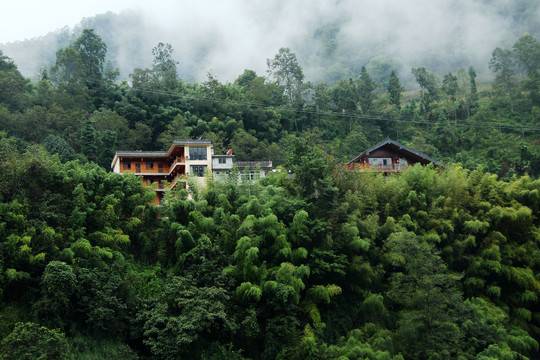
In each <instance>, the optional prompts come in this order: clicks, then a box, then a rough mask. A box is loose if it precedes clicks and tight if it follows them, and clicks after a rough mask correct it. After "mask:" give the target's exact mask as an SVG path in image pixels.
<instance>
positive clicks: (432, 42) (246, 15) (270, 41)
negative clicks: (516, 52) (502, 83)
mask: <svg viewBox="0 0 540 360" xmlns="http://www.w3.org/2000/svg"><path fill="white" fill-rule="evenodd" d="M156 12H157V11H156ZM539 19H540V3H539V2H538V1H535V0H518V1H512V2H508V1H504V0H494V1H488V0H475V1H451V0H441V1H437V2H433V3H429V4H425V3H423V2H421V1H417V0H415V1H411V2H407V3H406V4H392V3H390V2H388V1H384V2H377V3H358V2H355V1H336V2H327V1H316V2H310V3H309V5H308V4H307V3H306V2H305V1H296V2H286V1H277V2H273V3H272V4H266V5H261V4H258V5H257V4H255V5H253V4H246V3H243V2H239V3H237V4H235V5H234V6H233V5H231V4H229V6H222V7H215V8H213V9H202V8H198V7H197V6H192V7H190V8H189V9H187V8H186V7H185V6H184V7H182V6H178V8H175V9H171V10H170V11H163V12H162V13H159V12H158V15H157V16H156V15H149V14H146V13H143V12H142V11H135V10H129V11H124V12H121V13H118V14H115V13H111V12H109V13H105V14H101V15H97V16H94V17H89V18H84V19H82V20H81V22H80V24H79V25H77V26H75V27H73V28H69V27H64V28H62V29H61V30H59V31H56V32H52V33H49V34H46V35H44V36H42V37H39V38H34V39H30V40H25V41H21V42H15V43H7V44H0V49H1V50H2V51H3V52H4V54H5V55H7V56H9V57H10V58H12V59H13V60H14V61H15V63H16V64H17V66H18V68H19V70H20V71H21V73H22V74H23V75H24V76H26V77H30V78H31V79H34V80H35V79H37V78H38V77H39V74H40V73H41V70H42V69H43V67H50V66H51V65H52V64H53V63H54V61H55V53H56V51H57V50H58V49H60V48H63V47H65V46H67V45H69V43H70V42H72V41H73V40H74V39H76V38H77V37H78V36H79V35H80V34H81V32H82V30H83V29H84V28H94V29H95V31H96V33H97V34H98V35H100V36H101V37H102V39H103V40H104V41H105V43H106V44H107V45H108V54H107V56H108V59H109V61H110V65H111V66H113V67H117V68H119V70H120V78H121V79H129V74H131V73H132V72H133V69H135V68H145V67H150V66H151V63H152V54H151V49H152V48H153V47H154V46H156V45H157V44H158V43H159V42H164V43H170V44H171V45H172V46H173V48H174V56H175V58H176V60H177V61H178V62H179V70H180V76H181V77H182V78H183V79H184V80H187V81H201V80H203V79H206V77H207V73H208V72H212V73H213V74H215V76H217V77H218V78H219V79H222V80H225V81H233V80H234V79H236V77H238V76H239V75H240V74H241V73H242V72H243V70H244V69H253V70H255V71H256V72H257V73H259V74H261V75H264V73H265V70H266V63H265V59H268V58H271V57H272V56H273V55H274V54H275V53H276V52H277V51H278V50H279V48H280V47H289V48H291V49H292V50H293V51H294V52H295V53H296V54H297V56H298V59H299V62H300V64H301V65H302V67H303V68H304V72H305V74H306V78H307V79H308V80H310V81H313V82H321V81H325V82H327V83H329V84H333V83H335V82H336V81H337V80H339V79H341V78H347V77H356V76H358V74H359V72H360V69H361V67H362V66H366V67H367V69H368V70H369V72H370V74H371V75H372V76H373V78H374V79H375V80H382V79H387V78H388V75H389V73H390V71H391V70H397V71H398V73H399V74H400V77H401V78H402V80H403V81H404V82H405V83H407V82H408V80H412V74H411V73H410V69H411V68H412V67H417V66H426V67H427V68H428V69H429V70H430V71H433V72H435V73H437V74H444V73H446V72H450V71H457V69H459V68H468V67H469V66H471V65H472V66H474V67H475V68H476V69H477V70H478V72H479V76H480V78H482V77H486V76H489V74H490V72H489V70H488V68H487V64H488V62H489V59H490V57H491V52H492V51H493V49H495V48H496V47H503V48H504V47H508V46H510V45H511V44H513V43H514V42H515V41H516V40H517V39H518V38H519V36H521V35H523V34H525V33H529V34H531V35H533V36H535V37H536V38H538V37H540V20H539ZM408 78H409V79H408Z"/></svg>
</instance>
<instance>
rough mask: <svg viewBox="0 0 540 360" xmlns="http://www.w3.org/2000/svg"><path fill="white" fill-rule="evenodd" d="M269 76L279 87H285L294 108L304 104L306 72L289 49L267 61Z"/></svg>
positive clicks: (280, 50) (281, 50) (284, 49)
mask: <svg viewBox="0 0 540 360" xmlns="http://www.w3.org/2000/svg"><path fill="white" fill-rule="evenodd" d="M266 64H267V65H268V70H267V71H268V74H269V75H270V76H271V77H272V78H274V80H275V81H276V82H277V84H278V85H280V86H283V89H284V92H285V95H286V96H287V98H288V99H289V104H290V105H292V106H301V105H302V104H303V102H304V101H303V94H304V90H305V84H304V72H303V71H302V68H301V67H300V65H299V64H298V60H297V59H296V55H295V54H294V53H293V52H292V51H291V49H289V48H281V49H279V52H278V53H277V54H276V56H274V58H273V59H267V60H266Z"/></svg>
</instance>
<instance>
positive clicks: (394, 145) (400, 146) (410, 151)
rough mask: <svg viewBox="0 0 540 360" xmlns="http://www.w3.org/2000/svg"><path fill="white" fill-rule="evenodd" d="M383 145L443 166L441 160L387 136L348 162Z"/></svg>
mask: <svg viewBox="0 0 540 360" xmlns="http://www.w3.org/2000/svg"><path fill="white" fill-rule="evenodd" d="M383 147H386V148H388V149H390V150H394V151H400V152H405V153H407V154H408V155H409V156H411V157H413V158H416V159H418V161H420V160H424V161H428V162H432V163H433V164H435V165H438V166H442V164H441V163H440V162H438V161H437V160H435V159H433V158H431V157H429V156H427V155H425V154H422V153H421V152H419V151H416V150H413V149H411V148H410V147H407V146H405V145H403V144H401V143H398V142H397V141H394V140H392V139H390V138H387V139H386V140H384V141H381V142H380V143H378V144H377V145H375V146H373V147H371V148H369V149H367V150H366V151H364V152H363V153H361V154H360V155H358V156H357V157H355V158H354V159H352V160H351V161H349V162H348V163H347V164H350V163H353V162H355V161H356V160H358V159H359V158H361V157H363V156H367V155H369V154H370V153H372V152H373V151H375V150H378V149H380V148H383Z"/></svg>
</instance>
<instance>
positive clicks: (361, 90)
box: [357, 66, 377, 114]
mask: <svg viewBox="0 0 540 360" xmlns="http://www.w3.org/2000/svg"><path fill="white" fill-rule="evenodd" d="M357 84H358V103H359V104H360V108H361V109H362V112H363V113H364V114H367V113H368V112H369V110H370V109H371V105H372V104H373V100H374V99H375V94H374V91H375V89H376V88H377V84H375V81H373V79H372V78H371V76H370V75H369V73H368V71H367V70H366V67H365V66H362V70H361V71H360V78H359V79H358V82H357Z"/></svg>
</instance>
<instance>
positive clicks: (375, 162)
mask: <svg viewBox="0 0 540 360" xmlns="http://www.w3.org/2000/svg"><path fill="white" fill-rule="evenodd" d="M417 163H420V164H422V165H427V164H430V163H431V164H434V165H436V166H442V164H441V163H440V162H438V161H437V160H434V159H432V158H430V157H429V156H427V155H424V154H422V153H420V152H418V151H415V150H413V149H411V148H409V147H407V146H405V145H403V144H400V143H398V142H397V141H394V140H392V139H386V140H384V141H381V142H380V143H378V144H377V145H375V146H373V147H372V148H369V149H367V150H366V151H364V152H363V153H361V154H360V155H358V156H357V157H355V158H354V159H352V160H351V161H349V162H348V163H347V168H348V169H357V170H374V171H381V172H399V171H403V170H406V169H407V168H408V167H409V166H412V165H414V164H417Z"/></svg>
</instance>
